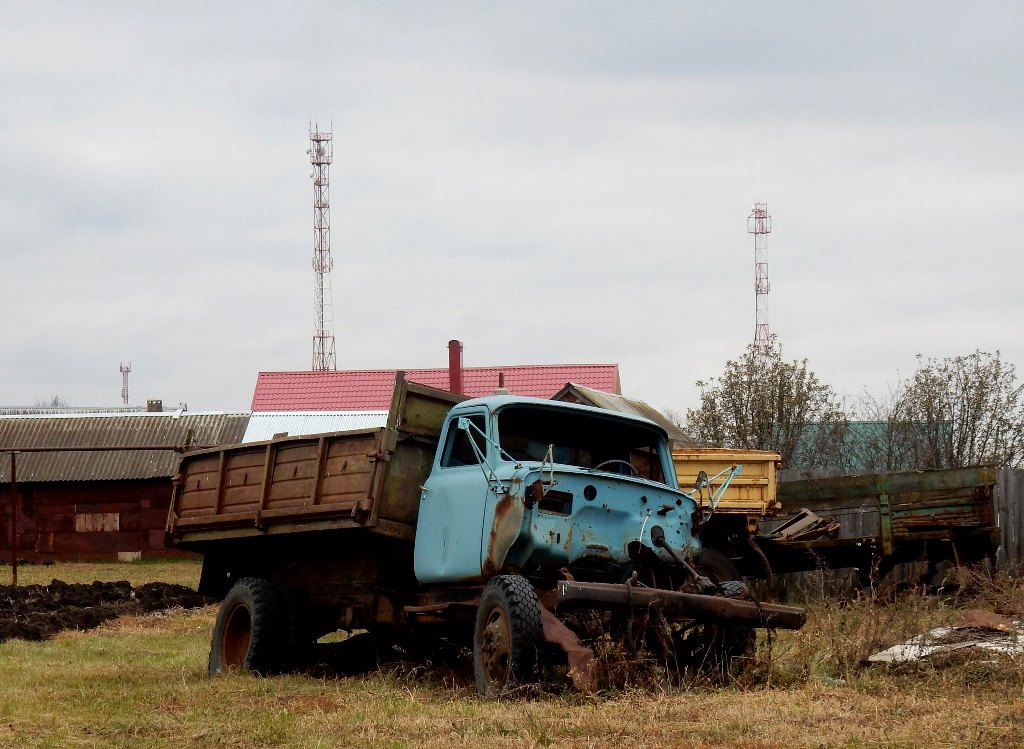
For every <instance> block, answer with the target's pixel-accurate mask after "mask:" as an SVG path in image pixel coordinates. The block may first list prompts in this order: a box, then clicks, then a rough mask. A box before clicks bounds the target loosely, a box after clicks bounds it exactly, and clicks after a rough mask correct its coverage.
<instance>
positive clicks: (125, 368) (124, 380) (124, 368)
mask: <svg viewBox="0 0 1024 749" xmlns="http://www.w3.org/2000/svg"><path fill="white" fill-rule="evenodd" d="M131 371H132V363H131V362H128V363H127V364H125V363H124V362H122V363H121V400H122V401H124V404H125V405H126V406H127V405H128V373H129V372H131Z"/></svg>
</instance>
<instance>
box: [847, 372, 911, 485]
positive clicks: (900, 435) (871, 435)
mask: <svg viewBox="0 0 1024 749" xmlns="http://www.w3.org/2000/svg"><path fill="white" fill-rule="evenodd" d="M907 405H908V404H907V399H906V386H905V385H903V384H902V383H901V384H898V385H896V386H895V387H890V389H889V392H888V393H887V394H886V395H884V396H881V397H876V396H873V395H871V394H869V393H867V392H865V393H864V395H863V397H862V398H861V402H860V405H859V406H858V408H857V412H856V421H851V422H850V432H849V436H848V439H847V455H848V457H849V462H850V467H851V468H858V469H863V470H871V471H908V470H911V469H913V468H914V467H915V466H914V455H913V453H914V451H913V448H912V442H913V435H912V434H911V432H912V430H911V428H910V425H911V420H910V416H909V415H908V414H907Z"/></svg>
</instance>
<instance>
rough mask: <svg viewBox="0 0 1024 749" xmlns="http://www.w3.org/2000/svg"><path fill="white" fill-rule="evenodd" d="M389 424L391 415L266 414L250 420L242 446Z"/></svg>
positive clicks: (386, 413)
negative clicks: (281, 437)
mask: <svg viewBox="0 0 1024 749" xmlns="http://www.w3.org/2000/svg"><path fill="white" fill-rule="evenodd" d="M387 422H388V412H387V411H263V412H260V413H254V414H253V415H252V416H251V417H250V419H249V426H248V427H246V430H245V436H244V437H243V438H242V442H262V441H263V440H269V439H272V438H273V437H274V435H276V434H282V433H286V434H288V435H289V436H291V437H299V436H303V435H309V434H323V433H325V432H346V431H349V430H351V429H373V428H374V427H382V426H384V425H386V424H387Z"/></svg>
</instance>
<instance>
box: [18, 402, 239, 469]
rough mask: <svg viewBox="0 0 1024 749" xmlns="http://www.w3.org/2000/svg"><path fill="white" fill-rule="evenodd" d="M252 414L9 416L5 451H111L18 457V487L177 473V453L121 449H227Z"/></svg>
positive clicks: (169, 413)
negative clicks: (209, 447)
mask: <svg viewBox="0 0 1024 749" xmlns="http://www.w3.org/2000/svg"><path fill="white" fill-rule="evenodd" d="M248 420H249V414H244V413H187V412H186V413H177V412H158V413H134V414H102V415H100V414H88V415H79V414H62V415H45V416H43V415H36V416H6V417H2V418H0V450H2V449H7V448H28V447H65V448H66V447H106V448H110V449H109V450H104V451H99V452H46V453H22V454H20V455H18V483H21V482H23V481H24V482H29V481H109V480H116V479H147V478H163V477H169V476H173V475H174V471H175V469H176V466H177V454H176V453H175V452H174V451H173V450H117V449H116V448H117V447H122V446H124V447H130V446H150V445H167V446H168V447H171V448H173V447H176V446H181V445H185V444H192V445H222V444H230V443H235V442H239V441H240V440H241V439H242V435H243V434H245V427H246V424H247V422H248ZM10 480H11V462H10V458H8V457H7V456H0V482H9V481H10Z"/></svg>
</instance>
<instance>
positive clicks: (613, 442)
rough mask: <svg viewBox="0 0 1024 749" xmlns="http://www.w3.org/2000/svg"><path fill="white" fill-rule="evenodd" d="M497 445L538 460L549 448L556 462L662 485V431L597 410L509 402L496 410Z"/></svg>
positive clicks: (510, 451)
mask: <svg viewBox="0 0 1024 749" xmlns="http://www.w3.org/2000/svg"><path fill="white" fill-rule="evenodd" d="M498 435H499V443H500V445H501V447H502V449H503V450H504V451H505V452H506V453H508V454H509V455H510V456H512V457H513V458H515V459H516V460H531V461H534V460H535V461H542V460H544V458H545V456H546V455H547V452H548V447H549V446H553V449H552V458H553V460H554V462H555V463H557V464H560V465H571V466H577V467H579V468H587V469H598V470H601V471H604V472H606V473H617V474H623V475H636V476H639V477H641V478H645V479H650V480H652V481H658V482H660V483H665V475H664V473H663V470H662V459H661V454H662V449H663V446H664V444H665V443H664V439H663V438H662V437H661V435H660V434H659V433H658V432H657V431H655V430H653V429H649V428H647V427H645V426H644V425H643V424H635V423H631V422H625V421H619V420H617V419H613V418H602V417H601V416H600V415H598V414H590V413H585V412H576V411H565V410H554V409H546V408H542V407H541V408H538V407H534V406H509V407H507V408H504V409H502V410H501V411H500V412H499V414H498Z"/></svg>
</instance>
